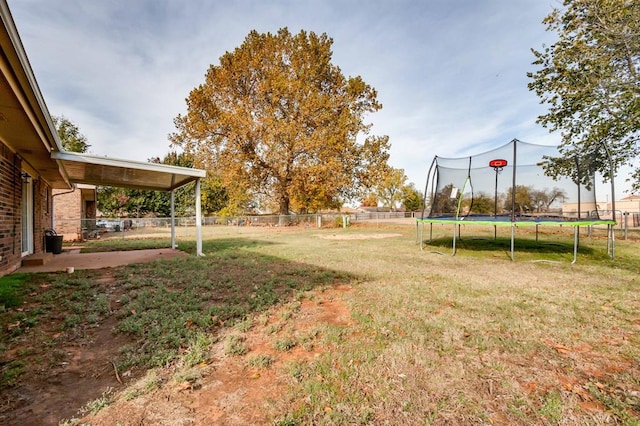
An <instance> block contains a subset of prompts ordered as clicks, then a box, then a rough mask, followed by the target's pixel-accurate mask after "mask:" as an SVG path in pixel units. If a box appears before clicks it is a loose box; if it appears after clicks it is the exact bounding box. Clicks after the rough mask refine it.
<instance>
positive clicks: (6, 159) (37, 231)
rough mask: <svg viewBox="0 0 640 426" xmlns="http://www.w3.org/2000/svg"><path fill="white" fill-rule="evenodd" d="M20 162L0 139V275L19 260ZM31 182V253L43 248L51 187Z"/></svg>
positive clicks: (20, 212)
mask: <svg viewBox="0 0 640 426" xmlns="http://www.w3.org/2000/svg"><path fill="white" fill-rule="evenodd" d="M21 166H22V161H21V160H20V158H19V157H18V156H17V155H15V154H14V153H13V152H12V151H11V150H10V149H9V148H8V147H7V146H6V145H4V144H3V143H2V142H0V276H2V275H5V274H8V273H11V272H13V271H14V270H16V269H17V268H18V267H19V266H20V263H21V262H22V176H21V173H22V167H21ZM32 179H33V180H32V182H33V213H34V218H33V252H34V253H41V252H42V251H44V230H45V229H47V228H49V227H50V226H51V207H52V205H51V188H50V187H49V186H48V185H47V184H46V182H44V181H43V180H42V179H39V178H38V177H37V176H33V177H32Z"/></svg>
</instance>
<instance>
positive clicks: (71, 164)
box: [51, 151, 207, 191]
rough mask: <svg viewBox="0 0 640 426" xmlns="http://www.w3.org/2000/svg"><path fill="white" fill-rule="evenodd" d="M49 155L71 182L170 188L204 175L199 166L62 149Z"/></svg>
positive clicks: (167, 189)
mask: <svg viewBox="0 0 640 426" xmlns="http://www.w3.org/2000/svg"><path fill="white" fill-rule="evenodd" d="M51 158H53V159H54V160H57V161H59V162H60V163H61V164H62V166H63V167H64V169H65V171H66V172H67V176H68V177H69V182H71V183H83V184H91V185H102V186H116V187H123V188H134V189H150V190H156V191H172V190H174V189H176V188H179V187H181V186H184V185H186V184H188V183H190V182H193V181H195V180H196V179H200V178H204V177H206V175H207V174H206V171H205V170H202V169H192V168H188V167H178V166H169V165H166V164H158V163H145V162H140V161H130V160H121V159H115V158H110V157H100V156H95V155H88V154H78V153H73V152H64V151H60V152H54V153H52V154H51Z"/></svg>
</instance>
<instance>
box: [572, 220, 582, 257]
mask: <svg viewBox="0 0 640 426" xmlns="http://www.w3.org/2000/svg"><path fill="white" fill-rule="evenodd" d="M578 228H580V227H579V226H574V227H573V262H571V264H572V265H573V264H574V263H576V261H577V260H578Z"/></svg>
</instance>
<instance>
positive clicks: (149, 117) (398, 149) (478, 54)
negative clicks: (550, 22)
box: [9, 0, 559, 187]
mask: <svg viewBox="0 0 640 426" xmlns="http://www.w3.org/2000/svg"><path fill="white" fill-rule="evenodd" d="M9 2H10V7H11V10H12V13H13V15H14V19H15V21H16V24H17V26H18V30H19V32H20V34H21V37H22V40H23V43H24V45H25V48H26V50H27V54H28V55H29V58H30V60H31V63H32V67H33V68H34V71H35V74H36V77H37V79H38V82H39V84H40V88H41V90H42V92H43V94H44V97H45V100H46V101H47V104H48V106H49V110H50V112H51V113H52V114H54V115H65V116H66V117H67V118H69V119H71V120H72V121H73V122H75V123H76V124H77V125H78V126H79V127H80V130H81V131H82V132H83V133H84V134H85V135H86V136H87V137H88V139H89V143H90V144H91V145H92V147H91V151H92V152H93V153H95V154H98V155H109V156H113V157H120V158H128V159H132V160H146V159H148V158H150V157H153V156H163V155H164V154H166V153H167V152H168V151H169V142H168V139H167V135H168V134H169V133H171V132H172V131H173V130H174V127H173V118H174V117H175V116H176V115H177V114H179V113H182V112H184V110H185V102H184V99H185V98H186V97H187V96H188V94H189V91H190V90H191V89H193V88H194V87H196V86H197V85H199V84H201V83H202V82H203V81H204V74H205V72H206V70H207V68H208V66H209V65H210V64H217V63H218V60H219V57H220V56H222V55H223V54H224V53H225V52H226V51H232V50H233V49H235V48H236V47H238V46H239V45H240V44H241V43H242V42H243V40H244V38H245V37H246V35H247V34H248V33H249V31H251V30H252V29H255V30H257V31H259V32H266V31H270V32H275V31H277V30H278V29H279V28H281V27H284V26H287V27H288V28H289V30H290V31H291V32H294V33H295V32H298V31H299V30H301V29H304V30H307V31H314V32H316V33H323V32H326V33H327V34H328V35H329V36H330V37H332V38H333V40H334V45H333V50H334V58H333V61H334V63H335V64H336V65H338V66H339V67H340V68H341V69H342V71H343V72H344V73H345V74H346V75H352V76H353V75H361V76H362V77H363V79H364V80H365V81H366V82H367V83H369V84H371V85H372V86H373V87H375V88H376V89H377V90H378V95H379V99H380V101H381V102H382V103H383V105H384V107H383V110H382V111H380V112H378V113H376V114H373V115H372V116H371V117H370V120H371V121H372V122H373V124H374V126H373V129H372V133H373V134H387V135H389V136H390V140H391V143H392V150H391V163H392V165H393V166H394V167H399V168H404V169H405V172H406V173H407V175H408V176H409V179H410V180H411V181H413V182H415V183H416V185H417V186H418V187H422V186H423V185H424V179H425V177H424V175H425V174H426V172H427V169H428V167H429V164H430V163H431V160H432V158H433V156H434V155H436V154H437V155H439V156H445V157H447V156H448V157H453V156H460V155H469V154H473V153H477V152H481V151H484V150H486V149H488V148H493V147H496V146H499V145H502V144H504V143H506V142H508V141H509V140H511V139H513V138H514V137H517V138H519V139H522V140H525V141H528V142H534V143H544V144H553V143H557V142H558V141H559V137H558V136H555V135H551V136H550V135H548V132H547V131H546V130H545V129H542V128H541V127H540V126H539V125H537V124H536V123H535V119H536V117H537V116H538V115H539V114H541V113H543V112H544V110H543V107H542V106H540V105H539V103H538V99H537V98H536V97H535V95H534V94H532V93H531V92H529V91H528V89H527V86H526V85H527V82H528V81H527V77H526V72H527V71H532V70H533V66H532V65H531V62H532V60H533V55H532V54H531V52H530V49H531V48H538V49H539V48H541V47H542V45H543V43H545V42H546V43H549V42H550V41H552V36H553V35H552V34H549V33H547V32H545V28H544V26H543V25H542V24H541V20H542V19H543V18H544V16H545V15H547V14H548V13H549V12H550V10H551V6H550V5H549V4H548V3H547V2H540V1H539V0H521V1H512V0H485V1H482V2H478V1H475V0H458V1H454V2H452V1H448V0H430V1H415V0H394V1H388V0H370V1H367V2H361V1H355V0H351V1H350V0H347V1H338V0H309V1H294V0H274V1H269V2H263V1H258V0H243V1H234V2H222V1H213V2H212V1H205V0H199V1H196V0H193V1H188V2H179V1H177V0H139V1H135V2H130V1H125V0H114V1H108V2H96V1H91V2H88V1H84V0H20V1H18V0H15V1H14V0H9Z"/></svg>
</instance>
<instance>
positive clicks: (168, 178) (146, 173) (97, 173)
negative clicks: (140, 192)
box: [51, 151, 207, 256]
mask: <svg viewBox="0 0 640 426" xmlns="http://www.w3.org/2000/svg"><path fill="white" fill-rule="evenodd" d="M51 158H52V159H53V160H56V161H58V162H59V163H60V164H61V165H62V167H63V169H64V170H65V171H66V174H67V177H68V179H69V182H70V183H72V184H90V185H100V186H115V187H119V188H134V189H145V190H154V191H167V192H169V191H170V192H171V247H172V248H176V247H177V245H176V232H175V194H174V191H175V190H176V189H177V188H180V187H182V186H184V185H186V184H188V183H191V182H193V181H195V182H196V194H195V204H196V206H195V207H196V209H195V210H196V253H197V255H198V256H203V255H204V254H203V252H202V209H201V203H200V179H201V178H204V177H206V175H207V173H206V171H205V170H202V169H192V168H188V167H178V166H170V165H166V164H158V163H144V162H141V161H131V160H122V159H116V158H110V157H100V156H96V155H88V154H79V153H75V152H67V151H54V152H52V153H51Z"/></svg>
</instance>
